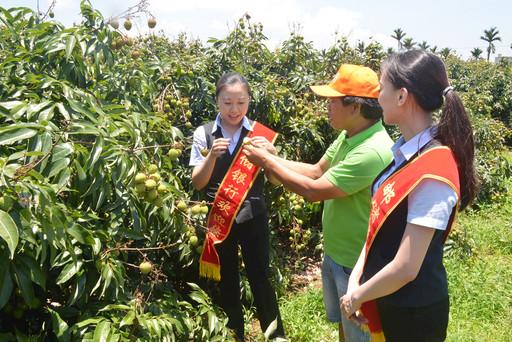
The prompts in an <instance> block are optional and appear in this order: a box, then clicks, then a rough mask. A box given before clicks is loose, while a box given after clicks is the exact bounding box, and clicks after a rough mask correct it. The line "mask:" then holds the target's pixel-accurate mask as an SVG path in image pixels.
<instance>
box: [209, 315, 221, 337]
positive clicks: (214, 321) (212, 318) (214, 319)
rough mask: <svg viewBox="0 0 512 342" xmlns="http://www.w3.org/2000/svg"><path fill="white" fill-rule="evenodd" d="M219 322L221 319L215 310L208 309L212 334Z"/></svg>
mask: <svg viewBox="0 0 512 342" xmlns="http://www.w3.org/2000/svg"><path fill="white" fill-rule="evenodd" d="M218 323H219V320H218V318H217V315H215V312H213V311H208V330H209V331H210V335H211V334H212V333H213V331H214V330H215V327H216V326H217V324H218Z"/></svg>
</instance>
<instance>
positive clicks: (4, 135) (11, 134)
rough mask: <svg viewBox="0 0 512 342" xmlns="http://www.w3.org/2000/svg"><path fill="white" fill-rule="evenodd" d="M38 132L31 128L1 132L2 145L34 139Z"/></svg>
mask: <svg viewBox="0 0 512 342" xmlns="http://www.w3.org/2000/svg"><path fill="white" fill-rule="evenodd" d="M37 132H38V131H37V130H35V129H31V128H18V129H13V130H10V131H8V132H0V145H9V144H12V143H14V142H16V141H20V140H25V139H29V138H32V137H33V136H34V135H36V134H37Z"/></svg>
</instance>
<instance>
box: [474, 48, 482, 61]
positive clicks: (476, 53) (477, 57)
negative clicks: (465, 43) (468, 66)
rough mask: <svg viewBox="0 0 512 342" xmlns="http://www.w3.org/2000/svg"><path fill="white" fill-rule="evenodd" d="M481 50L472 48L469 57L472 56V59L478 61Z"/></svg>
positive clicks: (480, 56)
mask: <svg viewBox="0 0 512 342" xmlns="http://www.w3.org/2000/svg"><path fill="white" fill-rule="evenodd" d="M482 53H483V50H482V49H480V48H474V49H473V50H471V56H473V58H474V59H480V58H482Z"/></svg>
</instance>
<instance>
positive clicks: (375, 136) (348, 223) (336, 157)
mask: <svg viewBox="0 0 512 342" xmlns="http://www.w3.org/2000/svg"><path fill="white" fill-rule="evenodd" d="M392 145H393V141H392V140H391V138H390V137H389V135H388V134H387V132H386V130H385V129H384V127H383V125H382V123H381V122H380V121H379V122H377V123H375V124H374V125H372V126H371V127H369V128H368V129H366V130H365V131H363V132H360V133H358V134H356V135H355V136H353V137H347V134H346V132H342V133H340V135H339V136H338V138H337V139H336V141H334V142H333V143H332V144H331V146H330V147H329V148H328V149H327V151H326V152H325V154H324V156H323V158H324V159H326V160H327V161H328V163H329V169H328V170H327V171H326V172H325V173H324V175H323V177H325V178H326V179H327V180H329V181H330V182H331V183H332V184H334V185H335V186H337V187H338V188H340V189H341V190H342V191H343V192H345V193H346V194H347V196H345V197H342V198H336V199H330V200H326V201H325V202H324V210H323V215H322V226H323V234H324V250H325V254H327V255H329V257H331V258H332V259H333V260H334V261H335V262H336V263H338V264H340V265H343V266H346V267H353V266H354V264H355V262H356V261H357V258H358V257H359V253H360V252H361V249H362V247H363V245H364V241H365V239H366V232H367V229H368V218H369V216H370V202H371V194H370V186H371V184H372V183H373V181H374V179H375V177H376V176H377V175H378V174H379V173H380V172H381V171H382V170H383V169H384V168H385V167H386V166H387V165H388V164H389V163H390V162H391V160H392V153H391V146H392Z"/></svg>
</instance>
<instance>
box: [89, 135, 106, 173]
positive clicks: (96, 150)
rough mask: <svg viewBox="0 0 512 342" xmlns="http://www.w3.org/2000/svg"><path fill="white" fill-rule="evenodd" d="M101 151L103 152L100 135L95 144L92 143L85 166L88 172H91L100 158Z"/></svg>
mask: <svg viewBox="0 0 512 342" xmlns="http://www.w3.org/2000/svg"><path fill="white" fill-rule="evenodd" d="M102 151H103V137H102V136H101V135H99V136H98V138H96V142H95V143H94V147H93V149H92V151H91V156H90V158H89V163H88V164H87V169H88V170H91V169H92V168H93V167H94V165H95V164H96V162H97V161H98V159H99V158H100V155H101V152H102Z"/></svg>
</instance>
